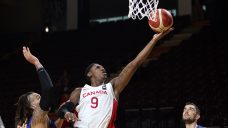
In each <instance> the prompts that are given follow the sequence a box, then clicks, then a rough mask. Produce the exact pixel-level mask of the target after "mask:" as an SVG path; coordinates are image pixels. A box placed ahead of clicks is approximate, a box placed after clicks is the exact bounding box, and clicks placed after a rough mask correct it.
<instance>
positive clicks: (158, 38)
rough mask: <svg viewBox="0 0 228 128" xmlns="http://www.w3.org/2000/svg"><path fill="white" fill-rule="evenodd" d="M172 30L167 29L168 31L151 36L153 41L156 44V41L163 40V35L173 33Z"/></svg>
mask: <svg viewBox="0 0 228 128" xmlns="http://www.w3.org/2000/svg"><path fill="white" fill-rule="evenodd" d="M173 29H174V28H169V29H168V30H166V31H164V32H161V33H157V34H154V36H153V40H154V41H155V42H156V41H158V40H160V39H161V38H163V37H164V36H165V35H167V34H168V33H170V32H171V31H173Z"/></svg>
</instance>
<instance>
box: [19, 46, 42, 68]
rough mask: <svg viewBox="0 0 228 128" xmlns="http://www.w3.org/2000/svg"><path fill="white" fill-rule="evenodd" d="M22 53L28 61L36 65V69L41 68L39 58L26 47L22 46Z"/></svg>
mask: <svg viewBox="0 0 228 128" xmlns="http://www.w3.org/2000/svg"><path fill="white" fill-rule="evenodd" d="M23 55H24V57H25V59H26V60H27V61H28V62H29V63H31V64H33V65H34V66H35V67H36V70H38V69H40V68H43V66H42V64H41V63H40V61H39V59H38V58H37V57H35V56H34V55H33V54H32V53H31V52H30V50H29V48H28V47H25V46H24V47H23Z"/></svg>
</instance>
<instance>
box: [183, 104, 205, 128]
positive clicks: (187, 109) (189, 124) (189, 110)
mask: <svg viewBox="0 0 228 128" xmlns="http://www.w3.org/2000/svg"><path fill="white" fill-rule="evenodd" d="M199 118H200V110H199V108H198V107H197V106H196V105H195V104H194V103H192V102H187V103H186V104H185V106H184V111H183V115H182V119H183V121H184V123H185V127H186V128H204V127H202V126H200V125H197V121H198V119H199Z"/></svg>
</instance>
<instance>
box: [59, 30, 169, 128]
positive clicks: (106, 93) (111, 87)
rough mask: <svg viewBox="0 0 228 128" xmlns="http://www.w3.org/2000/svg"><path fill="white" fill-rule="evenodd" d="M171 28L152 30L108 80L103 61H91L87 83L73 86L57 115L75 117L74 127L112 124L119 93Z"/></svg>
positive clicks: (97, 127)
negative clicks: (76, 86)
mask: <svg viewBox="0 0 228 128" xmlns="http://www.w3.org/2000/svg"><path fill="white" fill-rule="evenodd" d="M171 30H172V28H170V29H169V30H167V31H166V32H163V33H159V34H155V35H154V36H153V38H152V40H151V41H150V42H149V43H148V44H147V45H146V46H145V48H144V49H143V50H142V51H141V52H140V53H139V54H138V55H137V57H136V58H135V59H133V60H132V61H131V62H130V63H129V64H127V65H126V67H124V68H123V70H122V71H121V72H120V74H119V75H118V76H117V77H115V78H113V79H111V80H110V81H107V82H106V79H107V73H106V70H105V69H104V67H103V66H102V65H100V64H97V63H92V64H90V65H89V66H88V67H87V69H86V71H85V75H86V77H87V78H88V80H89V81H90V85H88V84H86V85H84V87H82V88H76V89H75V90H74V91H73V92H72V93H71V96H70V98H69V100H68V102H66V103H65V105H63V106H62V107H61V108H60V109H59V112H58V115H59V116H60V117H61V118H66V120H68V121H71V120H76V121H75V123H74V127H76V128H115V126H114V121H115V119H116V110H117V105H118V99H119V95H120V93H121V92H122V91H123V89H124V88H125V87H126V85H127V84H128V82H129V81H130V79H131V78H132V76H133V74H134V73H135V71H136V70H137V69H138V68H139V67H140V65H141V64H142V63H143V62H144V61H145V60H146V58H147V57H148V55H149V54H150V53H151V50H152V49H153V47H154V46H155V44H156V43H157V42H158V40H159V39H161V38H162V37H163V36H165V35H166V34H168V33H169V32H170V31H171ZM77 104H78V105H77ZM75 105H77V107H76V110H77V112H78V117H77V119H75V118H74V117H72V113H71V112H70V111H72V110H73V109H74V107H75Z"/></svg>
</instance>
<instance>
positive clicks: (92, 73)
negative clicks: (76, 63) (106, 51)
mask: <svg viewBox="0 0 228 128" xmlns="http://www.w3.org/2000/svg"><path fill="white" fill-rule="evenodd" d="M85 75H86V78H87V80H88V81H89V82H91V80H92V79H94V80H97V81H101V82H104V81H105V79H106V78H107V73H106V70H105V69H104V67H103V66H102V65H100V64H98V63H92V64H90V65H89V66H88V67H87V68H86V70H85Z"/></svg>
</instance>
